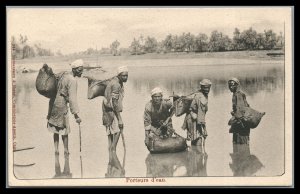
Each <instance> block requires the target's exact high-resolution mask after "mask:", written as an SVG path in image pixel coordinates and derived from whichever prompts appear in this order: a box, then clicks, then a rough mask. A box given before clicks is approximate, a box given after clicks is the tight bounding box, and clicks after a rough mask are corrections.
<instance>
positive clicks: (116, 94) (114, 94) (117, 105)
mask: <svg viewBox="0 0 300 194" xmlns="http://www.w3.org/2000/svg"><path fill="white" fill-rule="evenodd" d="M120 91H121V85H120V84H116V83H115V84H112V87H111V106H112V109H113V112H114V114H115V116H116V118H117V120H118V124H119V128H120V129H121V130H122V129H123V128H124V124H123V120H122V116H121V112H122V105H121V103H122V102H119V100H120V95H121V94H120Z"/></svg>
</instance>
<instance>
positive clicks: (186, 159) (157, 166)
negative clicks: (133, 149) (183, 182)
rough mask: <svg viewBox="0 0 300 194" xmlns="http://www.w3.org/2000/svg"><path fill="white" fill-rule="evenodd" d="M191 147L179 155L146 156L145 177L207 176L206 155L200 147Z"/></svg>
mask: <svg viewBox="0 0 300 194" xmlns="http://www.w3.org/2000/svg"><path fill="white" fill-rule="evenodd" d="M191 147H192V149H190V150H189V151H184V152H179V153H167V154H148V156H147V158H146V161H145V162H146V166H147V172H146V177H173V176H207V171H206V164H207V158H208V155H207V153H205V151H204V149H203V148H202V147H201V146H191Z"/></svg>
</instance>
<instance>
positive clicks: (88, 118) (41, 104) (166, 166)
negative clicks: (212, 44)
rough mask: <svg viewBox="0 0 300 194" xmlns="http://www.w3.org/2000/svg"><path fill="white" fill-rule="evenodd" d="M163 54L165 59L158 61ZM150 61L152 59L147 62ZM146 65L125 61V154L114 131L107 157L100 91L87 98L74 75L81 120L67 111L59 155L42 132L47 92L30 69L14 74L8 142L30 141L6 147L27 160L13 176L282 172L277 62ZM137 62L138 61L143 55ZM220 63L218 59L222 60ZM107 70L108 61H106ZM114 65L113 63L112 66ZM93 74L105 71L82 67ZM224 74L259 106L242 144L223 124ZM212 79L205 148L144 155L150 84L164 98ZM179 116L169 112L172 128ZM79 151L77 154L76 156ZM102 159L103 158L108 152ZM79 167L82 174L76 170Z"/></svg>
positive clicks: (226, 111) (226, 103) (227, 98)
mask: <svg viewBox="0 0 300 194" xmlns="http://www.w3.org/2000/svg"><path fill="white" fill-rule="evenodd" d="M166 61H168V62H166ZM154 62H155V63H154ZM154 62H153V65H151V64H147V65H141V66H138V65H132V66H129V69H130V72H129V79H128V82H127V83H126V84H125V97H124V103H123V105H124V111H123V113H122V114H123V121H124V136H125V144H126V154H124V149H123V142H122V139H121V138H120V140H119V144H118V147H117V153H116V154H112V155H111V156H110V157H109V153H108V149H107V148H108V141H107V136H106V132H105V128H104V126H103V125H102V110H101V104H102V98H103V97H98V98H95V99H93V100H88V99H87V80H86V79H85V78H78V103H79V108H80V113H79V115H80V117H81V118H82V121H83V122H82V124H81V142H82V145H81V148H82V150H81V153H80V152H79V126H78V125H77V124H76V123H75V120H74V119H73V116H70V126H71V133H70V135H69V150H70V156H69V158H64V154H63V145H62V140H61V139H60V155H59V156H55V154H54V145H53V135H52V134H51V133H50V132H48V131H47V128H46V123H47V122H46V116H47V110H48V101H49V99H47V98H45V97H43V96H41V95H39V94H38V93H37V91H36V89H35V78H36V75H37V73H36V72H34V73H23V74H22V73H18V74H17V91H16V95H17V104H16V106H17V116H16V119H17V120H16V121H17V130H16V143H17V144H16V145H17V146H16V147H17V149H18V148H23V147H30V146H33V147H35V148H34V149H32V150H26V151H22V152H15V153H14V162H15V163H16V164H27V163H35V165H33V166H30V167H15V168H14V174H15V176H16V177H17V178H19V179H51V178H53V177H55V174H56V175H57V177H56V178H59V177H62V176H61V175H59V173H58V172H60V171H61V172H63V171H65V173H66V174H67V175H65V178H66V177H67V178H81V177H83V178H105V177H124V176H125V177H152V176H155V177H169V176H221V177H222V176H280V175H282V174H283V173H284V131H285V129H284V65H283V61H282V62H279V63H271V62H270V63H267V62H266V63H263V64H256V63H253V62H248V63H245V64H242V65H239V64H226V62H222V63H221V64H217V63H216V64H210V65H197V64H193V65H189V66H188V65H176V61H174V62H170V60H159V61H154ZM138 63H140V64H142V63H143V61H139V62H138ZM224 63H225V64H224ZM108 69H109V68H108ZM112 69H114V68H112ZM84 74H89V75H91V74H93V75H95V76H96V77H97V76H98V77H99V79H104V78H107V77H109V76H111V75H112V73H111V72H108V73H103V72H102V71H90V72H84ZM230 77H237V78H239V79H240V82H241V88H242V90H243V91H244V92H245V93H246V95H247V101H248V103H249V104H250V106H251V107H252V108H254V109H256V110H258V111H261V112H266V115H265V116H264V117H263V118H262V121H261V123H260V124H259V126H258V127H257V128H255V129H251V135H250V145H249V146H246V145H237V146H233V145H232V134H230V133H229V132H228V130H229V126H228V125H227V123H228V120H229V119H230V117H231V115H230V111H231V106H232V105H231V95H232V94H231V93H230V91H229V90H228V87H227V80H228V79H229V78H230ZM203 78H208V79H210V80H211V81H212V83H213V84H212V87H211V92H210V94H209V104H208V112H207V115H206V124H207V131H208V137H207V140H206V146H205V152H204V151H203V150H200V149H199V148H197V147H194V146H191V147H190V148H189V149H188V150H187V151H185V152H180V153H174V154H156V155H152V154H149V151H148V150H147V148H146V147H145V145H144V128H143V111H144V107H145V104H146V103H147V102H148V101H149V100H150V91H151V89H152V88H154V87H156V86H159V87H161V88H162V89H163V91H164V97H165V98H169V96H170V95H172V94H173V92H174V93H175V94H178V95H187V94H190V93H192V92H193V91H195V90H197V89H198V83H199V82H200V81H201V80H202V79H203ZM183 118H184V116H181V117H175V116H174V118H173V126H174V128H175V130H176V132H177V133H178V134H180V135H182V136H184V137H186V132H185V131H183V130H182V129H181V125H182V123H183ZM80 155H81V160H80ZM109 158H110V159H109ZM81 172H82V173H81Z"/></svg>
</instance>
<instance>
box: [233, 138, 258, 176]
mask: <svg viewBox="0 0 300 194" xmlns="http://www.w3.org/2000/svg"><path fill="white" fill-rule="evenodd" d="M230 156H231V159H232V163H230V164H229V166H230V168H231V170H232V172H233V176H253V175H254V174H255V173H256V172H257V171H258V170H260V169H261V168H262V167H263V164H262V163H261V162H260V161H259V159H258V158H257V157H256V156H255V155H251V154H250V147H249V144H233V153H232V154H230Z"/></svg>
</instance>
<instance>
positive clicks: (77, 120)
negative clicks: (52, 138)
mask: <svg viewBox="0 0 300 194" xmlns="http://www.w3.org/2000/svg"><path fill="white" fill-rule="evenodd" d="M74 117H75V119H76V123H78V124H80V123H81V118H80V117H79V116H78V114H74Z"/></svg>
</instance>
